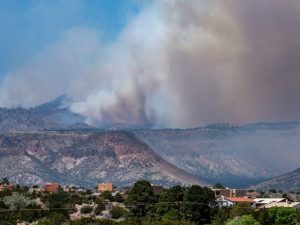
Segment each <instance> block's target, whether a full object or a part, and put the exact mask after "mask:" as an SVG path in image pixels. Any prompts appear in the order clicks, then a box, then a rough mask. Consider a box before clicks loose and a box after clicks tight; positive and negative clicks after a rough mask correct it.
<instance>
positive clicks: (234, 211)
mask: <svg viewBox="0 0 300 225" xmlns="http://www.w3.org/2000/svg"><path fill="white" fill-rule="evenodd" d="M253 213H254V209H253V208H252V207H251V206H250V205H249V204H248V203H243V202H242V203H238V204H235V205H234V206H233V207H232V208H231V210H230V218H234V217H237V216H243V215H253Z"/></svg>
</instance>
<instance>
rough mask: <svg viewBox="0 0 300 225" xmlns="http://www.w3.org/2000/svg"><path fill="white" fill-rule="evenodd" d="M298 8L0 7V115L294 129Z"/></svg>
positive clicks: (44, 1)
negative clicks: (2, 111) (44, 109)
mask: <svg viewBox="0 0 300 225" xmlns="http://www.w3.org/2000/svg"><path fill="white" fill-rule="evenodd" d="M299 27H300V2H299V1H295V0H286V1H282V0H264V1H261V0H252V1H248V0H227V1H223V0H110V1H106V0H102V1H101V0H85V1H84V0H40V1H37V0H31V1H30V0H28V1H26V0H24V1H10V0H1V1H0V30H1V35H0V49H1V51H0V106H2V107H13V106H18V105H22V106H24V107H32V106H34V105H38V104H41V103H43V102H46V101H49V100H51V99H54V98H55V97H57V96H59V95H62V94H67V95H69V96H70V97H71V98H72V99H73V100H74V103H73V104H72V106H71V110H72V111H73V112H76V113H79V114H82V115H84V116H86V117H87V123H89V124H91V125H106V124H112V123H125V124H138V125H145V126H147V125H153V126H156V127H180V128H186V127H196V126H199V125H204V124H209V123H219V122H228V123H249V122H277V121H299V120H300V98H299V96H300V88H299V85H300V39H299V36H300V29H299Z"/></svg>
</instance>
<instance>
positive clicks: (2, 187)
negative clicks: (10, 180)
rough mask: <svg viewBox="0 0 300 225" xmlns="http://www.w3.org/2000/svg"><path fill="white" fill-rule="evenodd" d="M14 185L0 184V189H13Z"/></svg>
mask: <svg viewBox="0 0 300 225" xmlns="http://www.w3.org/2000/svg"><path fill="white" fill-rule="evenodd" d="M13 189H14V185H12V184H0V191H4V190H9V191H13Z"/></svg>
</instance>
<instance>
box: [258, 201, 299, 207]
mask: <svg viewBox="0 0 300 225" xmlns="http://www.w3.org/2000/svg"><path fill="white" fill-rule="evenodd" d="M273 207H285V208H294V209H300V202H290V201H285V202H271V203H269V204H266V205H263V206H261V208H265V209H269V208H273Z"/></svg>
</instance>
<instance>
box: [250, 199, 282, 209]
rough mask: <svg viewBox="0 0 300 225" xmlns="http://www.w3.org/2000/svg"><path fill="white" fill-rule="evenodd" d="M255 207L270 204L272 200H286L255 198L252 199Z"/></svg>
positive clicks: (280, 200) (279, 200)
mask: <svg viewBox="0 0 300 225" xmlns="http://www.w3.org/2000/svg"><path fill="white" fill-rule="evenodd" d="M254 201H255V203H256V206H257V207H262V206H264V205H266V204H270V203H272V202H276V203H278V202H286V199H285V198H256V199H254Z"/></svg>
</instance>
